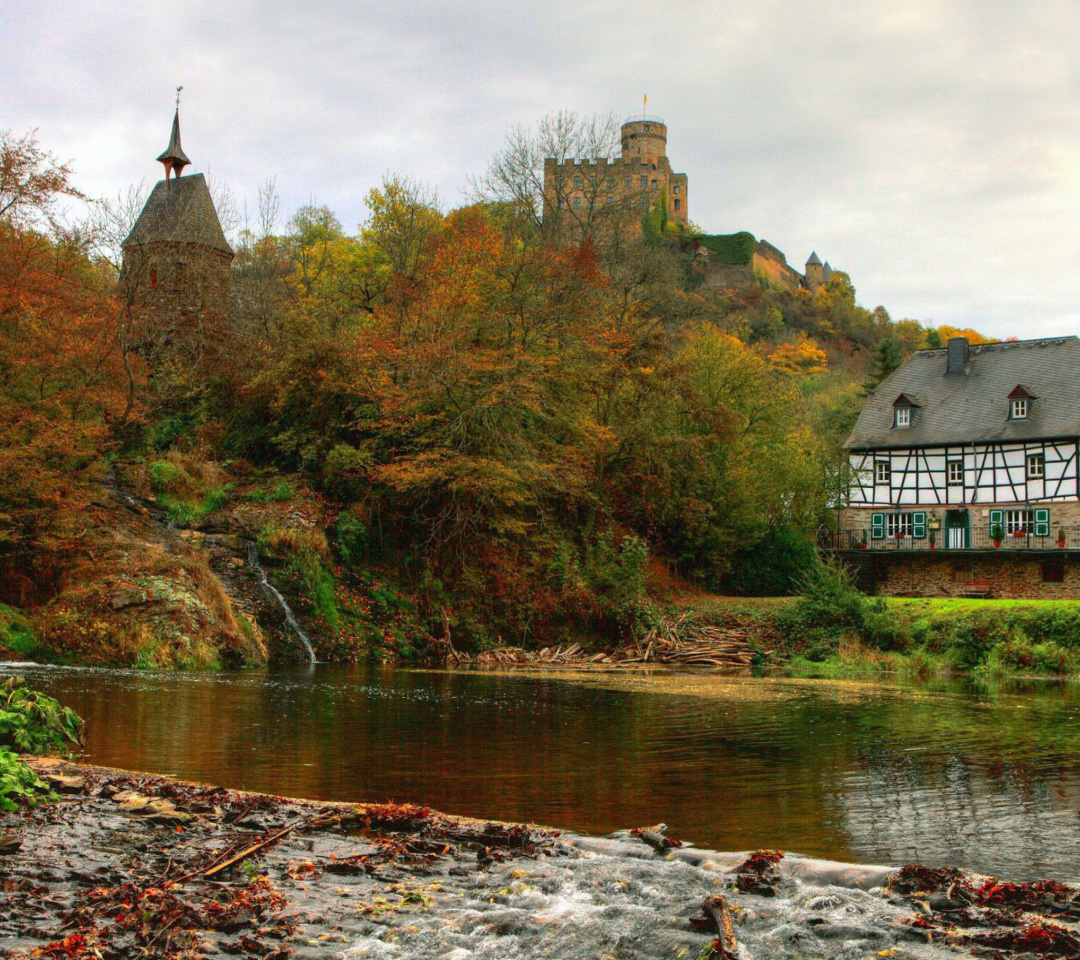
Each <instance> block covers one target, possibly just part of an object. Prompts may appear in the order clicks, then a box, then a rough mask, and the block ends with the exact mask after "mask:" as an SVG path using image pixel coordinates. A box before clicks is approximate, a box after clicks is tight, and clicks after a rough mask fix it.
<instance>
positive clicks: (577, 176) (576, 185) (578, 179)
mask: <svg viewBox="0 0 1080 960" xmlns="http://www.w3.org/2000/svg"><path fill="white" fill-rule="evenodd" d="M574 189H575V190H580V189H581V174H580V173H575V174H574Z"/></svg>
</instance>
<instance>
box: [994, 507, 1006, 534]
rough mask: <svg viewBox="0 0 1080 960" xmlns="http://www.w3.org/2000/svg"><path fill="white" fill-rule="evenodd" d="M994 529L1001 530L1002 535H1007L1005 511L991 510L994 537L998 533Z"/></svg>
mask: <svg viewBox="0 0 1080 960" xmlns="http://www.w3.org/2000/svg"><path fill="white" fill-rule="evenodd" d="M994 527H1000V528H1001V535H1002V536H1004V535H1005V511H1004V510H991V511H990V536H991V537H992V536H993V535H994V533H995V532H996V531H995V530H994Z"/></svg>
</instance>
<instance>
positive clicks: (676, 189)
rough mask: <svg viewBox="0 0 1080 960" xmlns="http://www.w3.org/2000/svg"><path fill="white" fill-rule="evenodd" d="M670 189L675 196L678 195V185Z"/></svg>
mask: <svg viewBox="0 0 1080 960" xmlns="http://www.w3.org/2000/svg"><path fill="white" fill-rule="evenodd" d="M671 189H672V190H673V191H674V193H675V196H678V195H679V185H678V184H675V186H674V187H672V188H671Z"/></svg>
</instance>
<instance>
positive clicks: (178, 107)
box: [176, 84, 184, 110]
mask: <svg viewBox="0 0 1080 960" xmlns="http://www.w3.org/2000/svg"><path fill="white" fill-rule="evenodd" d="M183 89H184V87H183V84H181V85H180V86H179V87H177V88H176V109H177V110H179V109H180V91H181V90H183Z"/></svg>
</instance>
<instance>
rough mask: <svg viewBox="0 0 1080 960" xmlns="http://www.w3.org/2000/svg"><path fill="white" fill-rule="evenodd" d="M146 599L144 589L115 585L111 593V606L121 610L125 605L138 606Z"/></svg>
mask: <svg viewBox="0 0 1080 960" xmlns="http://www.w3.org/2000/svg"><path fill="white" fill-rule="evenodd" d="M148 599H149V598H148V596H147V593H146V591H145V590H140V589H139V588H138V587H117V588H116V589H115V590H114V591H113V595H112V608H113V609H114V610H123V609H125V608H126V607H138V606H141V605H142V604H144V603H146V601H147V600H148Z"/></svg>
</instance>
